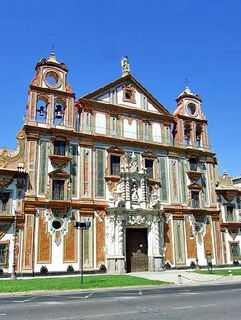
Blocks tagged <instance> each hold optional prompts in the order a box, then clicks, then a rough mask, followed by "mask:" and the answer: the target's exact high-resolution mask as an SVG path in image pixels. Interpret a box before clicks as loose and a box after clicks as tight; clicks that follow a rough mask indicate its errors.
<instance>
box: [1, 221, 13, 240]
mask: <svg viewBox="0 0 241 320" xmlns="http://www.w3.org/2000/svg"><path fill="white" fill-rule="evenodd" d="M10 227H11V223H4V224H0V240H1V239H2V238H3V237H4V236H5V234H6V233H7V232H8V230H9V229H10Z"/></svg>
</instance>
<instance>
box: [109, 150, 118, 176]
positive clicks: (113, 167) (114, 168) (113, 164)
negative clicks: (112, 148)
mask: <svg viewBox="0 0 241 320" xmlns="http://www.w3.org/2000/svg"><path fill="white" fill-rule="evenodd" d="M110 174H111V175H119V174H120V156H112V155H111V156H110Z"/></svg>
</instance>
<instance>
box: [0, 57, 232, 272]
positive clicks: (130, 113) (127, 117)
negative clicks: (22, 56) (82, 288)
mask: <svg viewBox="0 0 241 320" xmlns="http://www.w3.org/2000/svg"><path fill="white" fill-rule="evenodd" d="M121 67H122V75H121V77H120V78H118V79H117V80H115V81H113V82H111V83H109V84H107V85H105V86H103V87H101V88H99V89H97V90H95V91H93V92H91V93H89V94H86V95H85V96H83V97H82V98H79V99H76V96H75V94H74V93H73V91H72V88H71V86H70V84H69V83H68V81H67V74H68V69H67V67H66V65H65V64H64V63H62V62H58V61H57V60H56V57H55V54H54V53H53V52H52V53H51V55H50V57H49V59H42V60H40V61H39V62H38V63H37V65H36V75H35V77H34V78H33V80H32V81H31V83H30V86H29V90H28V102H27V107H26V117H25V122H24V124H23V127H22V129H21V131H20V132H19V133H18V134H17V140H18V147H17V149H16V151H9V150H7V149H6V148H4V149H3V150H1V151H0V206H1V207H0V268H2V269H3V271H4V272H7V273H11V272H17V273H38V272H40V269H41V267H42V266H46V267H47V268H48V271H49V272H66V271H67V268H68V266H69V265H71V266H72V267H73V269H74V270H75V271H77V270H80V266H81V261H82V259H83V264H84V270H85V271H98V270H99V269H101V268H102V269H103V266H104V267H105V268H106V269H107V272H110V273H124V272H130V271H140V270H152V271H160V270H162V269H163V266H164V264H165V263H167V262H168V263H169V264H170V265H171V266H172V267H186V266H190V264H191V263H193V262H194V263H195V264H199V265H206V254H207V252H209V253H210V254H211V255H212V259H213V264H214V265H222V264H224V263H228V262H230V261H229V260H227V259H226V260H225V254H224V239H223V234H222V232H221V229H222V228H223V223H222V215H221V214H220V207H219V204H218V203H217V195H216V189H215V188H216V181H217V180H218V176H217V161H216V158H215V154H214V153H213V152H212V151H211V149H210V146H209V137H208V127H207V120H206V117H205V115H204V113H203V112H202V100H201V98H200V96H199V95H196V94H193V93H192V92H191V91H190V89H189V88H188V87H187V88H186V89H185V90H184V91H183V92H182V93H181V94H180V95H179V96H178V97H177V99H176V110H175V112H174V113H173V114H172V113H170V112H169V111H168V110H167V109H166V108H165V107H164V106H163V105H162V104H161V103H160V102H158V101H157V99H155V98H154V97H153V96H152V95H151V94H150V93H149V92H148V91H147V90H146V89H145V88H144V87H143V86H142V85H141V84H140V83H139V82H138V81H137V80H136V79H135V78H134V77H133V76H132V75H131V72H130V66H129V62H128V59H127V58H123V59H122V64H121ZM73 221H79V222H81V221H89V222H90V223H91V224H90V225H91V227H90V228H89V229H88V230H84V238H83V246H84V254H83V257H82V254H81V252H82V250H81V245H82V239H81V233H80V232H79V230H77V229H75V228H74V225H73Z"/></svg>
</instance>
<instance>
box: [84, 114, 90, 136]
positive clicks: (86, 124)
mask: <svg viewBox="0 0 241 320" xmlns="http://www.w3.org/2000/svg"><path fill="white" fill-rule="evenodd" d="M84 129H85V131H91V113H90V112H85V118H84Z"/></svg>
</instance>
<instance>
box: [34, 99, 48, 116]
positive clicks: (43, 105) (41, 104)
mask: <svg viewBox="0 0 241 320" xmlns="http://www.w3.org/2000/svg"><path fill="white" fill-rule="evenodd" d="M47 105H48V102H47V99H45V98H44V97H39V98H38V100H37V108H36V121H38V122H46V118H47Z"/></svg>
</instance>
